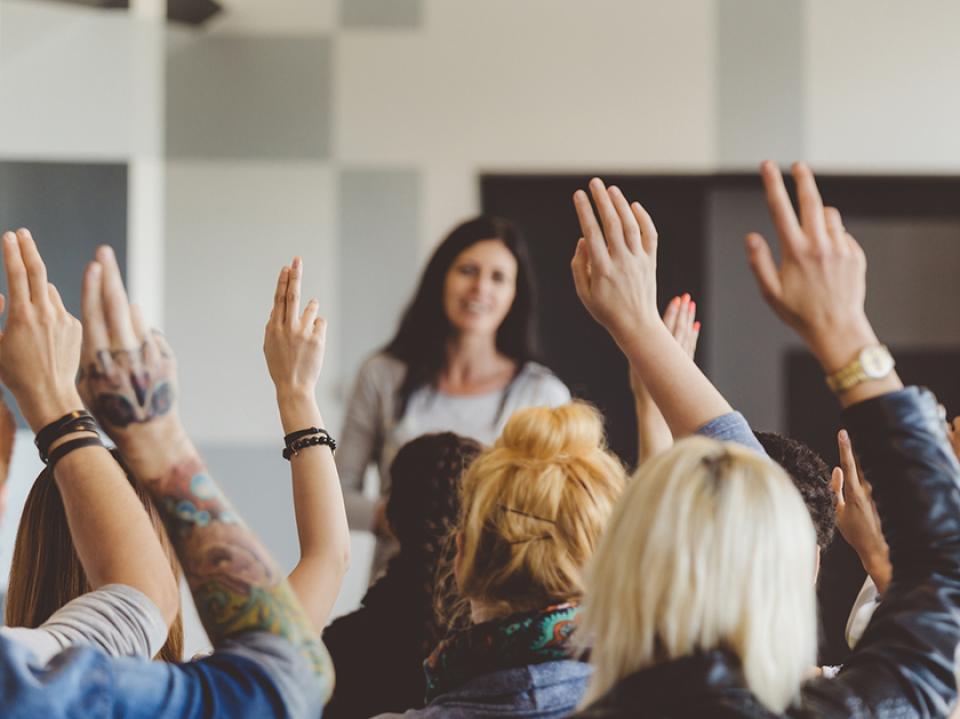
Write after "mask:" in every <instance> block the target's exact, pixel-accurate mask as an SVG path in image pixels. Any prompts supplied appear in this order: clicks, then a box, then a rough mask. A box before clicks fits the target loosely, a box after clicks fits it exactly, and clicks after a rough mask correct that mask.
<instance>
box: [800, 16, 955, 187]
mask: <svg viewBox="0 0 960 719" xmlns="http://www.w3.org/2000/svg"><path fill="white" fill-rule="evenodd" d="M807 5H808V14H807V22H806V37H807V48H806V60H807V62H806V70H807V73H806V95H807V98H808V100H807V112H806V138H807V149H808V158H809V160H810V161H811V162H813V163H814V164H815V165H816V166H818V167H822V168H831V169H837V170H843V171H868V172H869V171H893V172H949V173H955V172H957V171H958V169H960V132H957V127H958V126H960V93H958V92H957V88H958V87H960V43H957V28H958V27H960V4H958V3H956V2H952V0H926V1H925V2H922V3H903V2H897V1H896V0H845V1H844V2H829V0H816V1H811V2H808V3H807Z"/></svg>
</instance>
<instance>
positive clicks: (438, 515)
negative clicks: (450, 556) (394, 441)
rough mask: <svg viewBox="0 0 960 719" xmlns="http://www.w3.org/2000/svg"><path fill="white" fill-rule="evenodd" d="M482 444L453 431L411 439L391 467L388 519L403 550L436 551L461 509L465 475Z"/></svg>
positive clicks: (401, 449)
mask: <svg viewBox="0 0 960 719" xmlns="http://www.w3.org/2000/svg"><path fill="white" fill-rule="evenodd" d="M482 449H483V448H482V446H481V445H480V443H479V442H477V441H475V440H472V439H469V438H467V437H461V436H460V435H458V434H454V433H453V432H442V433H439V434H426V435H423V436H420V437H417V438H416V439H414V440H412V441H410V442H408V443H407V444H405V445H404V446H403V447H401V448H400V450H399V451H398V452H397V455H396V457H395V458H394V460H393V463H392V464H391V465H390V477H391V484H390V497H389V499H388V500H387V508H386V513H387V521H388V522H389V523H390V529H391V530H392V531H393V533H394V535H395V536H396V538H397V541H398V542H399V543H400V547H401V550H402V551H407V550H411V551H418V552H424V553H435V552H437V551H439V548H440V546H441V545H442V544H443V543H444V540H445V539H446V538H447V535H448V534H449V531H450V528H451V527H452V526H453V525H454V524H455V523H456V521H457V516H458V514H459V511H460V478H461V477H462V476H463V473H464V471H465V470H466V469H467V468H468V467H469V466H470V464H471V463H472V462H473V460H474V459H476V458H477V455H479V454H480V452H481V450H482Z"/></svg>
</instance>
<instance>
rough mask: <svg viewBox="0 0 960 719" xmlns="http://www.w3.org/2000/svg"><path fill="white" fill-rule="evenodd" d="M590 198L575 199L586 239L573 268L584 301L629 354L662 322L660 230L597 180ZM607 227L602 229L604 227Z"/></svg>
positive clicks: (615, 190)
mask: <svg viewBox="0 0 960 719" xmlns="http://www.w3.org/2000/svg"><path fill="white" fill-rule="evenodd" d="M590 193H591V195H592V196H593V201H594V202H595V203H596V206H597V212H598V213H599V215H600V223H598V222H597V217H596V215H595V214H594V212H593V208H592V207H591V205H590V199H589V198H588V197H587V194H586V193H585V192H583V191H582V190H577V192H576V194H574V196H573V203H574V206H575V208H576V211H577V218H578V219H579V221H580V230H581V232H582V233H583V237H581V238H580V241H579V242H578V243H577V251H576V254H575V255H574V257H573V262H572V263H571V267H572V269H573V280H574V284H575V285H576V289H577V295H578V296H579V297H580V301H581V302H583V304H584V306H585V307H586V308H587V310H588V311H589V312H590V314H591V315H592V316H593V318H594V319H595V320H596V321H597V322H599V323H600V324H601V325H603V326H604V327H605V328H606V329H607V331H608V332H610V334H611V336H612V337H613V339H614V341H616V343H617V344H618V345H619V346H620V348H621V349H623V350H624V351H625V352H626V351H628V348H629V347H630V346H631V345H633V344H635V343H636V342H638V341H641V340H642V334H643V330H644V328H645V327H650V326H652V325H654V324H656V323H658V322H660V316H659V312H658V311H657V228H656V227H655V226H654V224H653V220H652V219H651V217H650V215H649V214H647V211H646V210H644V209H643V207H642V206H641V205H640V203H639V202H634V203H633V204H632V205H631V204H630V203H628V202H627V200H626V198H625V197H624V196H623V193H622V192H621V191H620V189H619V188H617V187H610V188H607V187H605V186H604V184H603V182H601V181H600V180H599V179H597V178H594V179H593V180H591V181H590ZM601 225H602V229H601Z"/></svg>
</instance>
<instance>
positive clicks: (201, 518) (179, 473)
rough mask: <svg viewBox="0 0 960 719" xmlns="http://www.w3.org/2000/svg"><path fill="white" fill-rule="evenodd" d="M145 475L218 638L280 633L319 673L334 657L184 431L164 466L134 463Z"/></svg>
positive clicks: (206, 625) (209, 625) (210, 628)
mask: <svg viewBox="0 0 960 719" xmlns="http://www.w3.org/2000/svg"><path fill="white" fill-rule="evenodd" d="M132 469H133V471H134V473H135V474H137V475H138V476H140V477H144V478H147V477H149V478H150V479H148V480H146V481H145V485H146V486H147V487H148V489H149V491H150V493H151V495H152V496H153V498H154V501H155V503H156V505H157V507H158V509H159V510H160V513H161V516H162V517H163V520H164V523H165V524H166V526H167V532H168V533H169V535H170V539H171V541H172V542H173V545H174V547H175V549H176V551H177V556H178V557H179V558H180V563H181V566H182V567H183V572H184V575H185V576H186V579H187V583H188V584H189V586H190V591H191V592H192V594H193V599H194V603H195V604H196V607H197V613H198V614H199V616H200V620H201V621H202V623H203V626H204V629H206V631H207V634H208V636H209V637H210V640H211V641H212V642H213V643H214V645H218V644H220V643H221V642H223V641H224V640H226V639H228V638H230V637H233V636H236V635H239V634H242V633H244V632H248V631H265V632H269V633H272V634H276V635H278V636H280V637H283V638H284V639H286V640H287V641H289V642H291V643H292V644H293V645H294V646H295V647H296V648H297V649H298V650H299V651H300V652H301V653H303V654H304V655H305V656H307V657H308V658H309V659H310V661H311V662H312V664H313V666H314V670H315V672H316V673H317V674H318V675H321V676H323V677H324V678H329V677H330V676H332V668H331V667H330V665H329V658H328V657H327V656H326V653H325V651H324V650H323V648H322V647H321V646H320V644H319V643H318V639H317V635H316V633H315V632H314V630H313V627H312V625H311V623H310V621H309V619H308V618H307V616H306V614H305V613H304V611H303V608H302V607H301V605H300V603H299V601H298V600H297V598H296V596H295V595H294V593H293V591H292V589H291V588H290V585H289V583H288V582H287V580H286V578H285V577H284V576H283V573H282V572H281V571H280V569H279V568H278V566H277V564H276V563H275V562H274V560H273V557H271V556H270V554H269V552H268V551H267V550H266V548H265V547H264V546H263V545H262V544H261V543H260V541H259V540H258V539H257V537H256V536H255V535H254V534H253V532H251V531H250V530H249V529H248V528H247V527H246V525H245V524H244V523H243V521H242V520H241V519H240V517H239V516H238V515H237V513H236V512H235V511H234V510H233V508H232V507H231V506H230V504H229V502H228V501H227V499H226V497H225V496H224V495H223V493H222V492H221V491H220V488H219V487H218V486H217V485H216V483H215V482H214V481H213V479H212V478H211V477H210V476H209V474H208V473H207V470H206V468H205V467H204V464H203V461H202V460H201V458H200V456H199V454H198V453H197V452H196V450H195V449H194V448H193V446H192V444H190V442H189V441H188V440H186V439H185V438H182V439H180V440H178V441H176V442H172V443H170V444H168V445H167V455H166V462H165V464H164V465H162V466H160V465H157V464H153V465H152V466H149V465H144V466H140V467H139V468H138V466H133V467H132Z"/></svg>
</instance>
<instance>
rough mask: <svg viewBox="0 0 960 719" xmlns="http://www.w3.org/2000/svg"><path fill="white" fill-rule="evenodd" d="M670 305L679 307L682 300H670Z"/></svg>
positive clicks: (677, 298)
mask: <svg viewBox="0 0 960 719" xmlns="http://www.w3.org/2000/svg"><path fill="white" fill-rule="evenodd" d="M670 304H671V305H679V304H680V298H679V297H674V298H673V299H672V300H670Z"/></svg>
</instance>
